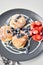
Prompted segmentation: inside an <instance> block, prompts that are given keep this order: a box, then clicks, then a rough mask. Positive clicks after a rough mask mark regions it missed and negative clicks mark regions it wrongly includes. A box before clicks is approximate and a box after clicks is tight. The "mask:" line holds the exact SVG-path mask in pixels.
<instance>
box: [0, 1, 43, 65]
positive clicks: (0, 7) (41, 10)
mask: <svg viewBox="0 0 43 65" xmlns="http://www.w3.org/2000/svg"><path fill="white" fill-rule="evenodd" d="M14 8H25V9H29V10H32V11H34V12H36V13H38V14H39V15H40V16H41V17H42V18H43V0H0V14H2V13H3V12H5V11H7V10H9V9H14ZM20 63H21V65H43V53H41V54H40V55H39V56H38V57H36V58H34V59H32V60H29V61H25V62H20ZM0 65H3V63H2V62H1V61H0Z"/></svg>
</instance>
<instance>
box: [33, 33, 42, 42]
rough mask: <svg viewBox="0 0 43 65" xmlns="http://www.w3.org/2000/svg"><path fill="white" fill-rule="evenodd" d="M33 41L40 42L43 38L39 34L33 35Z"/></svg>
mask: <svg viewBox="0 0 43 65" xmlns="http://www.w3.org/2000/svg"><path fill="white" fill-rule="evenodd" d="M32 39H33V40H35V41H40V40H41V39H42V36H40V35H39V34H36V35H33V36H32Z"/></svg>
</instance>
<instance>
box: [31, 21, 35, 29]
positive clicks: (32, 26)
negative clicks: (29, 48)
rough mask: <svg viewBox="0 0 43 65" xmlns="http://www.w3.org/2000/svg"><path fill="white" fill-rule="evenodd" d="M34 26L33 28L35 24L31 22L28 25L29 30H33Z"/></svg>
mask: <svg viewBox="0 0 43 65" xmlns="http://www.w3.org/2000/svg"><path fill="white" fill-rule="evenodd" d="M34 26H35V22H31V25H30V28H31V30H32V29H33V28H34Z"/></svg>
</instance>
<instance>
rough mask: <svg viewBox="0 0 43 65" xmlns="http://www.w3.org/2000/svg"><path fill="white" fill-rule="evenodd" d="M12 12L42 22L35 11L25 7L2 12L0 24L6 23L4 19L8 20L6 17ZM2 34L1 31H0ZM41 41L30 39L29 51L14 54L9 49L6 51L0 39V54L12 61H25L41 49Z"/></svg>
mask: <svg viewBox="0 0 43 65" xmlns="http://www.w3.org/2000/svg"><path fill="white" fill-rule="evenodd" d="M14 14H24V15H27V16H29V17H30V18H31V19H33V21H35V20H38V21H41V22H43V19H42V18H41V17H40V16H39V15H37V14H36V13H34V12H32V11H30V10H26V9H12V10H9V11H7V12H5V13H3V14H2V15H1V16H0V26H2V25H4V24H5V23H6V21H7V20H8V18H9V17H10V16H12V15H14ZM2 34H3V33H2ZM42 49H43V48H42V43H39V42H36V41H34V40H32V39H31V41H30V49H29V53H28V54H25V53H22V54H14V53H11V52H10V51H8V50H7V49H6V48H5V47H4V46H3V44H2V42H1V41H0V54H1V55H2V56H5V57H6V58H8V59H10V60H14V61H25V60H29V59H32V58H34V57H36V56H37V55H38V54H39V53H40V52H41V51H42Z"/></svg>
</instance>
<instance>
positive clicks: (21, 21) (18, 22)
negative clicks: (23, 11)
mask: <svg viewBox="0 0 43 65" xmlns="http://www.w3.org/2000/svg"><path fill="white" fill-rule="evenodd" d="M17 16H19V14H16V15H13V16H12V17H11V20H10V21H9V24H10V26H11V27H13V28H15V29H16V28H22V27H24V25H25V24H26V19H25V17H24V16H23V15H22V16H21V17H20V18H18V19H17Z"/></svg>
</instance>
